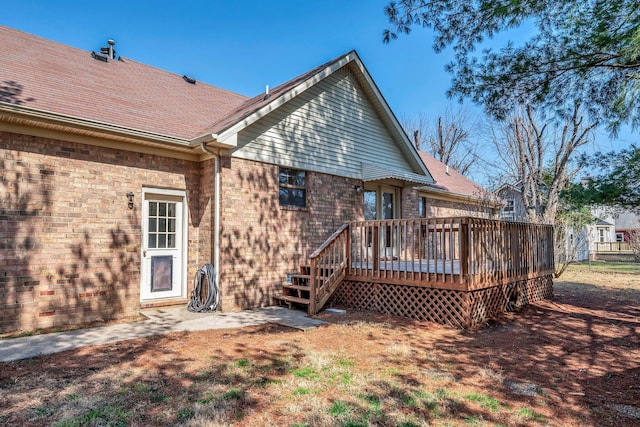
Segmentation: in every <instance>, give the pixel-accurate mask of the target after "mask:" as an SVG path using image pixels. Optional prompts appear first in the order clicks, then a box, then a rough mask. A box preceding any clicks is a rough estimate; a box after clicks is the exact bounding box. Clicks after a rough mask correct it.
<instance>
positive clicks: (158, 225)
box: [147, 202, 177, 249]
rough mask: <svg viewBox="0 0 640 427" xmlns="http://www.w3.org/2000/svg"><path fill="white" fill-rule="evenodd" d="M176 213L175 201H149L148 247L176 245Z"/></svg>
mask: <svg viewBox="0 0 640 427" xmlns="http://www.w3.org/2000/svg"><path fill="white" fill-rule="evenodd" d="M176 214H177V210H176V203H175V202H149V220H148V228H147V233H148V239H147V243H148V248H149V249H164V248H175V247H176Z"/></svg>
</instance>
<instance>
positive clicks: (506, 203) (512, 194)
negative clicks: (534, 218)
mask: <svg viewBox="0 0 640 427" xmlns="http://www.w3.org/2000/svg"><path fill="white" fill-rule="evenodd" d="M494 193H495V194H496V195H497V196H498V198H500V199H501V200H502V202H503V205H502V210H501V212H500V219H501V220H503V221H527V209H526V207H525V205H524V201H523V198H522V193H521V191H520V190H519V189H518V188H517V187H515V186H513V185H510V184H503V185H501V186H500V187H498V189H496V190H495V191H494Z"/></svg>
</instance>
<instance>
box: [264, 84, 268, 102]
mask: <svg viewBox="0 0 640 427" xmlns="http://www.w3.org/2000/svg"><path fill="white" fill-rule="evenodd" d="M268 98H269V85H267V87H266V88H265V90H264V99H268Z"/></svg>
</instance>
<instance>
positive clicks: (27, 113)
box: [0, 102, 189, 147]
mask: <svg viewBox="0 0 640 427" xmlns="http://www.w3.org/2000/svg"><path fill="white" fill-rule="evenodd" d="M1 112H6V113H7V114H14V115H19V116H21V117H24V118H27V119H31V120H36V121H38V122H46V123H49V124H56V125H61V126H68V127H73V128H84V129H87V130H91V131H94V132H95V131H98V132H105V133H109V134H117V135H121V136H125V137H129V138H134V139H145V140H149V141H152V142H160V143H164V144H169V145H177V146H182V147H189V140H187V139H184V138H178V137H174V136H169V135H162V134H157V133H153V132H147V131H143V130H137V129H131V128H127V127H123V126H118V125H113V124H109V123H103V122H98V121H95V120H88V119H83V118H80V117H74V116H68V115H63V114H57V113H52V112H49V111H45V110H36V109H34V108H29V107H24V106H21V105H20V106H16V105H13V104H8V103H5V102H0V113H1ZM14 117H15V116H14Z"/></svg>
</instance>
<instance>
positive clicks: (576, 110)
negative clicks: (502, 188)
mask: <svg viewBox="0 0 640 427" xmlns="http://www.w3.org/2000/svg"><path fill="white" fill-rule="evenodd" d="M595 126H596V124H595V123H590V124H585V123H584V116H583V115H582V113H581V109H580V105H579V104H578V103H574V104H573V105H572V107H571V109H570V111H569V114H567V115H566V116H565V117H564V122H563V123H561V124H560V125H558V126H553V125H551V126H550V125H549V123H544V122H543V119H542V117H540V116H539V115H538V114H536V112H535V111H534V110H533V108H531V107H530V106H527V107H524V108H521V109H520V110H519V111H517V112H516V113H514V114H512V115H511V116H509V117H508V118H507V119H506V120H505V121H504V122H502V123H500V124H499V125H498V127H497V129H496V128H494V129H493V137H492V138H493V143H494V146H495V148H496V151H497V155H498V156H499V157H500V159H501V160H502V164H503V167H504V170H505V171H506V176H507V177H508V178H509V179H510V180H511V181H512V182H513V183H514V184H515V186H516V187H517V188H518V189H519V190H520V192H521V194H522V199H523V202H524V205H525V207H526V209H527V218H528V219H529V220H530V221H533V222H543V223H546V224H553V223H554V222H555V220H556V213H557V210H558V203H559V198H560V193H561V192H562V190H564V189H565V187H566V185H567V183H568V182H569V181H571V179H572V178H573V177H574V176H575V175H576V173H578V171H579V166H578V165H576V164H575V162H573V159H574V157H575V153H576V150H577V149H578V148H579V147H581V146H583V145H585V144H586V143H588V142H589V141H590V140H591V132H592V130H593V128H594V127H595Z"/></svg>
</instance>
